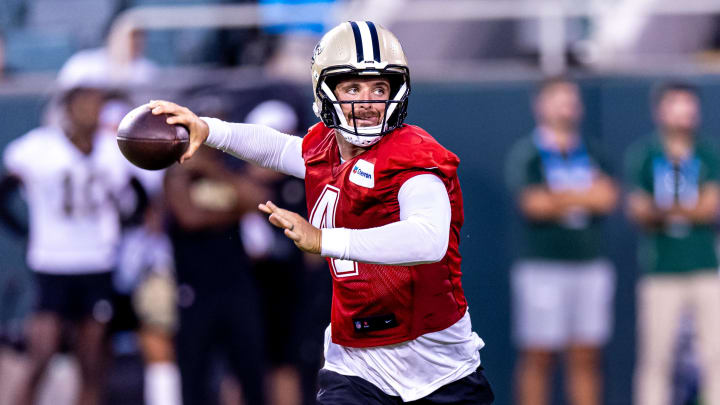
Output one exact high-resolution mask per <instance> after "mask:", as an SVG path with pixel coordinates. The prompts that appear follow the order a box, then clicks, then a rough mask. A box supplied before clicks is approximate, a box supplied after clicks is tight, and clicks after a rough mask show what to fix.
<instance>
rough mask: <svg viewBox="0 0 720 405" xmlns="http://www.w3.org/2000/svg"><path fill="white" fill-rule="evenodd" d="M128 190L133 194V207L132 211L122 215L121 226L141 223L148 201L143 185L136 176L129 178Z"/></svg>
mask: <svg viewBox="0 0 720 405" xmlns="http://www.w3.org/2000/svg"><path fill="white" fill-rule="evenodd" d="M130 190H131V191H132V193H134V194H135V207H134V209H133V211H132V212H130V213H128V214H127V215H125V216H123V218H122V225H123V226H132V225H138V224H141V223H142V222H143V220H144V218H145V211H146V210H147V208H148V205H149V202H150V201H149V197H148V194H147V192H146V191H145V187H143V186H142V184H141V183H140V180H138V179H137V178H136V177H133V178H131V179H130Z"/></svg>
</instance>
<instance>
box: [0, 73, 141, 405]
mask: <svg viewBox="0 0 720 405" xmlns="http://www.w3.org/2000/svg"><path fill="white" fill-rule="evenodd" d="M58 82H59V84H60V87H61V96H60V99H61V100H60V108H61V110H62V113H61V116H62V120H61V122H60V123H59V125H48V126H44V127H40V128H37V129H34V130H32V131H30V132H29V133H27V134H26V135H24V136H22V137H20V138H18V139H16V140H14V141H13V142H11V143H10V144H9V145H8V146H7V148H6V149H5V152H4V156H3V158H4V165H5V168H6V169H7V172H8V174H7V175H6V176H5V177H4V179H3V180H2V183H3V184H5V185H6V186H5V187H2V188H5V189H9V188H10V187H9V186H8V185H15V186H21V187H22V188H23V189H24V191H25V197H26V200H27V204H28V209H29V243H28V249H27V265H28V266H29V267H30V269H32V270H33V271H34V278H35V283H36V286H37V292H38V298H37V300H38V302H37V306H36V308H35V313H34V314H33V316H32V317H31V319H30V320H29V324H28V341H27V344H28V355H29V376H28V377H29V378H28V380H27V383H26V384H25V385H24V386H23V387H21V389H20V392H21V393H20V395H19V398H18V401H17V403H18V404H32V403H34V399H35V397H36V395H35V394H36V388H37V387H38V384H39V382H40V380H41V377H42V376H43V372H44V370H45V369H46V367H47V365H48V362H49V361H50V359H51V358H52V356H53V355H54V354H55V353H56V352H57V351H58V349H59V348H60V345H61V341H62V340H63V333H62V332H63V330H64V328H65V327H66V326H68V327H71V331H72V332H73V333H72V337H73V340H72V341H71V343H72V349H73V351H74V353H75V355H76V356H77V360H78V363H79V366H80V375H81V381H82V385H81V388H80V391H79V398H78V403H81V404H98V403H99V402H100V395H101V388H102V381H103V374H104V361H103V360H104V349H103V341H104V335H105V331H106V325H107V322H108V321H109V320H110V319H111V317H112V315H113V308H112V305H111V295H112V270H113V268H114V267H115V264H116V247H117V242H118V238H119V235H120V222H119V221H120V214H121V212H126V213H128V214H129V213H130V211H132V209H133V204H132V202H131V201H128V200H126V199H125V197H127V196H128V195H131V194H130V193H127V191H128V187H129V184H130V183H131V180H130V175H129V172H128V170H129V165H128V164H127V163H126V162H125V159H124V158H123V157H122V155H121V154H120V153H119V151H118V148H117V145H116V144H115V141H114V139H113V137H109V136H101V135H99V134H98V116H99V113H100V109H101V107H102V106H103V104H104V101H105V97H106V92H105V83H104V81H103V80H102V78H101V77H100V76H96V75H93V74H92V73H88V72H86V71H77V70H73V69H63V70H61V73H60V75H59V77H58ZM135 186H136V187H135V189H136V190H140V189H141V187H139V183H137V182H135ZM0 200H3V199H2V198H0ZM0 202H1V201H0ZM123 207H127V210H124V209H123ZM0 211H2V212H3V213H4V215H0V219H3V218H4V219H5V222H6V223H9V224H10V225H11V226H12V227H13V228H15V229H17V230H20V231H22V228H23V227H22V224H20V223H19V222H18V221H16V220H15V221H13V220H12V219H9V218H12V216H11V215H9V214H8V213H9V210H8V209H7V207H6V206H5V205H4V204H0Z"/></svg>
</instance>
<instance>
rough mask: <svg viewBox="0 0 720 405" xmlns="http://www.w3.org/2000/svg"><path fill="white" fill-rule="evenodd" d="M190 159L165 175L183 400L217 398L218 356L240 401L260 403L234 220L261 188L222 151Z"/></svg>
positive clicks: (256, 318)
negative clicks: (234, 382)
mask: <svg viewBox="0 0 720 405" xmlns="http://www.w3.org/2000/svg"><path fill="white" fill-rule="evenodd" d="M196 157H197V159H193V161H192V162H190V161H188V162H187V164H184V165H182V166H180V165H175V166H172V167H171V168H170V169H168V170H167V172H166V177H165V194H166V201H167V208H168V210H169V214H170V223H169V235H170V238H171V240H172V243H173V249H174V256H175V267H176V273H177V281H178V308H179V324H178V331H177V338H176V342H177V359H178V366H179V368H180V375H181V385H182V393H183V404H184V405H196V404H202V405H205V404H215V403H218V402H217V400H218V399H217V398H218V395H219V388H218V387H211V385H212V383H213V382H217V381H216V380H218V379H217V378H214V375H217V371H216V370H217V368H216V367H215V366H216V364H215V362H214V360H215V358H216V357H215V356H216V355H217V354H221V355H222V356H223V358H224V359H226V362H225V363H226V364H225V366H226V368H227V369H228V371H229V372H230V373H232V374H234V375H235V376H236V377H237V379H238V381H239V382H240V384H241V385H242V393H243V396H244V403H245V404H247V405H254V404H264V403H265V392H264V372H265V365H264V359H263V353H264V352H263V351H264V348H263V339H264V336H263V334H262V319H261V308H260V302H259V296H258V291H257V286H256V283H255V281H254V279H253V276H252V267H251V265H250V261H249V259H248V258H247V256H246V254H245V253H244V251H243V248H242V241H241V238H240V230H239V221H240V218H241V217H242V215H243V214H244V213H246V212H248V211H251V210H255V209H256V206H257V201H258V199H260V200H262V199H264V197H265V194H266V193H265V190H264V189H263V188H262V187H259V186H256V185H254V184H253V183H251V182H250V181H249V180H248V179H247V177H246V176H245V175H243V174H242V173H241V172H239V171H238V168H237V167H235V168H232V167H231V166H229V165H228V163H227V160H226V158H225V157H223V154H222V153H221V152H218V151H214V150H212V149H210V148H204V149H203V150H202V151H200V154H199V155H198V156H196ZM198 253H199V254H198ZM236 399H237V398H236Z"/></svg>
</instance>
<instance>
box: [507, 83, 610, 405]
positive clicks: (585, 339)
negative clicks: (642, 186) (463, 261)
mask: <svg viewBox="0 0 720 405" xmlns="http://www.w3.org/2000/svg"><path fill="white" fill-rule="evenodd" d="M533 107H534V111H535V115H536V119H537V127H536V128H535V129H534V130H533V132H532V133H531V134H530V135H529V136H527V137H525V138H523V139H521V140H519V141H518V142H517V143H516V144H515V146H514V147H513V149H512V151H511V152H510V154H509V156H508V158H507V161H506V175H507V179H508V184H509V186H510V189H511V190H512V192H513V194H514V196H515V198H516V202H517V205H518V208H519V210H520V214H521V215H522V216H523V219H524V221H523V224H524V235H525V245H524V249H523V251H522V254H521V258H520V259H519V260H518V261H517V262H516V263H515V265H514V266H513V269H512V273H511V285H512V295H513V318H514V319H513V322H514V323H513V326H514V336H515V342H516V344H517V346H518V347H519V350H520V353H519V358H518V360H517V364H516V371H515V372H516V374H515V397H516V403H517V404H520V405H545V404H548V403H550V402H549V401H550V387H551V384H550V377H551V376H552V375H553V373H554V367H553V366H554V362H555V359H554V357H555V356H556V355H564V356H565V359H566V375H567V381H566V389H567V393H568V397H569V402H570V403H571V404H574V405H599V404H601V403H602V395H601V394H602V392H603V388H602V383H601V350H602V347H603V345H604V344H605V343H606V342H607V341H608V339H609V337H610V333H611V329H612V315H611V314H612V309H613V308H612V302H613V293H614V287H615V276H614V269H613V266H612V264H611V263H610V262H609V261H608V260H607V259H606V258H605V253H604V250H603V246H602V243H601V229H600V219H601V218H603V217H604V216H607V215H608V214H609V213H610V212H611V211H612V210H613V209H614V208H615V205H616V202H617V199H618V190H617V186H616V185H615V182H614V180H613V179H612V178H610V177H609V175H608V167H607V166H606V165H605V163H604V161H603V160H602V158H601V157H600V156H599V154H598V152H597V150H596V148H593V145H592V144H591V142H589V140H588V139H586V138H584V137H582V134H581V133H580V128H579V124H580V120H581V117H582V113H583V111H582V102H581V99H580V92H579V89H578V86H577V84H576V83H575V82H573V81H571V80H570V79H568V78H565V77H554V78H550V79H547V80H545V81H543V82H542V83H541V84H540V86H539V89H538V91H537V94H536V96H535V99H534V105H533Z"/></svg>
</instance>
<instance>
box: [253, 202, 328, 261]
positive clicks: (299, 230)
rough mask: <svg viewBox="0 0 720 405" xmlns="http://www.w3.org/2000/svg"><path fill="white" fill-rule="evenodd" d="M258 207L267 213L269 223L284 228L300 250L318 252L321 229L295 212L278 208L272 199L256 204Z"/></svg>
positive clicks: (320, 241) (320, 242)
mask: <svg viewBox="0 0 720 405" xmlns="http://www.w3.org/2000/svg"><path fill="white" fill-rule="evenodd" d="M258 209H259V210H260V211H262V212H264V213H266V214H269V215H270V216H269V217H268V220H269V221H270V223H271V224H273V225H275V226H276V227H278V228H281V229H284V230H285V231H284V232H285V236H287V237H288V238H290V239H291V240H292V241H293V242H295V245H297V247H299V248H300V250H302V251H304V252H307V253H314V254H320V250H321V244H322V231H320V229H318V228H316V227H314V226H312V224H310V223H309V222H308V221H306V220H305V218H303V217H302V216H300V215H298V214H297V213H295V212H292V211H288V210H285V209H282V208H278V206H276V205H275V204H274V203H273V202H272V201H268V202H266V203H265V204H260V205H258Z"/></svg>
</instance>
